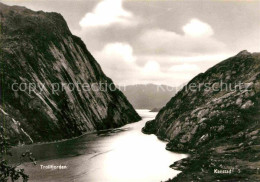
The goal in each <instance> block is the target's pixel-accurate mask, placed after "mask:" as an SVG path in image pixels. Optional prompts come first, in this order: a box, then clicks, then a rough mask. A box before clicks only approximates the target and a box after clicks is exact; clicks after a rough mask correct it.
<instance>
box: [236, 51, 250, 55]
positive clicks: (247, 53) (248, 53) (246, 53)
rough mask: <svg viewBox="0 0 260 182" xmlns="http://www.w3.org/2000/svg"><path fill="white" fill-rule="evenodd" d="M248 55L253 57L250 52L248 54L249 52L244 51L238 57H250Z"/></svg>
mask: <svg viewBox="0 0 260 182" xmlns="http://www.w3.org/2000/svg"><path fill="white" fill-rule="evenodd" d="M248 55H251V53H250V52H248V51H247V50H243V51H240V52H239V53H238V54H237V56H248Z"/></svg>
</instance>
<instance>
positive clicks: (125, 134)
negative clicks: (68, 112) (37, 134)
mask: <svg viewBox="0 0 260 182" xmlns="http://www.w3.org/2000/svg"><path fill="white" fill-rule="evenodd" d="M137 111H138V113H139V115H140V116H141V117H142V118H143V119H142V120H141V121H140V122H137V123H133V124H128V125H126V126H124V127H121V128H120V129H114V130H109V131H106V132H101V133H94V134H87V135H84V136H82V137H79V138H76V139H73V140H67V141H64V142H58V143H49V144H41V145H31V146H24V147H19V148H15V149H14V151H13V153H14V155H15V156H18V155H19V153H21V152H23V151H25V150H27V149H30V150H31V151H32V152H33V154H34V156H35V157H36V158H37V159H38V163H37V165H36V166H34V165H32V164H31V163H25V164H24V165H23V166H22V167H23V168H24V169H25V171H26V173H27V174H29V176H30V181H33V182H37V181H48V182H51V181H55V182H56V181H62V182H66V181H75V182H160V181H163V180H167V179H169V178H172V177H174V176H176V175H177V174H178V173H179V172H180V171H176V170H173V169H171V168H169V165H171V164H172V163H173V162H174V161H177V160H180V159H182V158H184V157H186V155H185V154H177V153H173V152H169V151H167V150H165V145H166V143H165V142H163V141H160V140H158V139H157V137H156V136H154V135H145V134H143V133H142V132H141V129H142V127H143V126H144V125H145V122H147V121H148V120H151V119H153V118H154V117H155V115H156V114H157V113H151V112H149V111H148V110H137ZM41 165H63V166H67V167H68V169H63V170H50V169H48V170H46V169H41Z"/></svg>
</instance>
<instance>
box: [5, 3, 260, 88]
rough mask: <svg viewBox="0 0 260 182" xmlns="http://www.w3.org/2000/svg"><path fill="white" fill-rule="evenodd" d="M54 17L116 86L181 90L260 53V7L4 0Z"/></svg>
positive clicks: (250, 5) (231, 4)
mask: <svg viewBox="0 0 260 182" xmlns="http://www.w3.org/2000/svg"><path fill="white" fill-rule="evenodd" d="M3 2H4V3H6V4H9V5H22V6H26V7H28V8H30V9H33V10H44V11H48V12H49V11H55V12H59V13H61V14H62V15H63V16H64V18H65V19H66V21H67V23H68V25H69V27H70V29H71V31H72V33H74V34H76V35H77V36H79V37H81V38H82V39H83V41H84V42H85V43H86V45H87V47H88V49H89V50H90V52H91V53H92V54H93V56H94V57H95V58H96V59H97V61H98V62H99V63H100V65H101V67H102V68H103V70H104V72H105V73H106V74H107V75H108V76H109V77H111V78H112V79H113V80H114V82H115V83H117V84H120V85H123V84H137V83H156V84H167V85H173V86H177V85H180V84H182V83H185V82H187V81H189V80H190V79H191V78H193V77H194V76H196V75H197V74H198V73H201V72H204V71H206V70H207V69H208V68H209V67H211V66H213V65H215V64H216V63H218V62H220V61H221V60H223V59H225V58H228V57H230V56H233V55H235V54H237V53H238V52H239V51H241V50H245V49H247V50H248V51H250V52H260V1H258V0H255V1H250V0H246V1H242V0H233V1H228V0H222V1H218V0H193V1H191V0H172V1H171V0H168V1H167V0H31V1H30V0H15V1H10V0H4V1H3Z"/></svg>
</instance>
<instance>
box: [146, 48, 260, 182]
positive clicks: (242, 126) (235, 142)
mask: <svg viewBox="0 0 260 182" xmlns="http://www.w3.org/2000/svg"><path fill="white" fill-rule="evenodd" d="M259 121H260V53H249V52H247V51H242V52H240V53H239V54H237V55H236V56H234V57H231V58H229V59H227V60H225V61H223V62H221V63H219V64H217V65H216V66H214V67H212V68H211V69H209V70H208V71H207V72H205V73H202V74H199V75H198V76H196V77H195V78H194V79H192V80H191V81H190V82H189V83H188V84H187V85H186V86H185V87H184V88H183V89H182V90H181V91H180V92H178V93H177V94H176V96H175V97H173V98H172V99H171V100H170V101H169V102H168V103H167V105H166V106H165V107H164V108H163V109H161V110H160V112H159V113H158V115H157V116H156V118H155V120H152V121H149V122H147V123H146V125H145V127H144V128H143V132H144V133H148V134H156V135H157V136H158V137H159V138H161V139H163V140H167V141H169V143H168V144H167V147H166V148H167V149H168V150H171V151H177V152H187V153H190V154H191V155H190V157H189V158H187V159H183V160H182V161H178V162H176V163H175V164H173V165H172V166H171V167H172V168H174V169H179V170H182V171H183V173H181V174H179V175H178V176H177V177H176V178H175V179H173V180H170V181H217V180H219V181H260V169H259V168H260V122H259Z"/></svg>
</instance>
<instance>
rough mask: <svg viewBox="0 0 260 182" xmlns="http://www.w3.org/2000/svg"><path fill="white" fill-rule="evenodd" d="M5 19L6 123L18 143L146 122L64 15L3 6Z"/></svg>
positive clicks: (1, 111)
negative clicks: (106, 73)
mask: <svg viewBox="0 0 260 182" xmlns="http://www.w3.org/2000/svg"><path fill="white" fill-rule="evenodd" d="M0 20H1V44H0V48H1V59H0V67H1V73H0V77H1V99H0V102H1V105H0V118H1V125H2V127H3V128H4V132H5V135H6V136H7V137H9V138H10V139H11V142H12V143H13V144H18V143H32V142H34V143H35V142H43V141H54V140H60V139H66V138H71V137H74V136H79V135H81V134H83V133H85V132H89V131H93V130H101V129H107V128H112V127H119V126H122V125H124V124H127V123H130V122H135V121H138V120H139V119H140V117H139V116H138V114H137V113H136V112H135V110H134V108H133V107H132V106H131V104H130V103H129V102H128V100H127V99H126V97H125V96H124V95H123V94H122V93H121V92H120V91H119V90H117V89H114V88H115V87H114V84H113V82H112V81H111V79H109V78H108V77H106V75H105V74H104V73H103V72H102V70H101V68H100V66H99V64H98V63H97V62H96V60H95V59H94V58H93V56H92V55H91V54H90V53H89V51H88V50H87V48H86V46H85V44H84V43H83V42H82V40H81V39H80V38H79V37H76V36H74V35H72V34H71V32H70V30H69V28H68V26H67V24H66V22H65V20H64V19H63V17H62V16H61V15H60V14H57V13H45V12H42V11H38V12H34V11H31V10H29V9H27V8H24V7H18V6H6V5H4V4H2V3H0Z"/></svg>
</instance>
